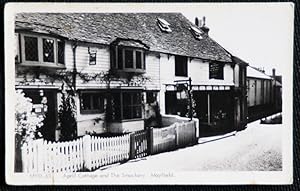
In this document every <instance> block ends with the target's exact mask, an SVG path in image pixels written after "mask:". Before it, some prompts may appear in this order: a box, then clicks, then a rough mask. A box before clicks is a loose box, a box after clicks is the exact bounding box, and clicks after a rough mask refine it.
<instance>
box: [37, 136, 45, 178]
mask: <svg viewBox="0 0 300 191" xmlns="http://www.w3.org/2000/svg"><path fill="white" fill-rule="evenodd" d="M35 142H36V154H37V172H38V173H41V172H43V164H44V161H43V156H44V154H45V153H44V144H43V142H44V141H43V139H38V140H35Z"/></svg>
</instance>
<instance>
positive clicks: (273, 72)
mask: <svg viewBox="0 0 300 191" xmlns="http://www.w3.org/2000/svg"><path fill="white" fill-rule="evenodd" d="M275 72H276V70H275V68H273V69H272V76H273V77H274V78H275V76H276V75H275Z"/></svg>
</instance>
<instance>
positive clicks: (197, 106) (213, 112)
mask: <svg viewBox="0 0 300 191" xmlns="http://www.w3.org/2000/svg"><path fill="white" fill-rule="evenodd" d="M174 87H175V88H174V89H173V90H168V91H166V92H165V100H166V111H165V112H166V114H173V115H179V116H182V117H183V116H185V117H188V116H189V115H188V113H189V106H188V105H189V102H190V101H189V96H188V94H187V91H178V90H177V89H176V86H174ZM192 89H193V90H192V99H193V104H192V106H193V107H192V108H193V117H196V118H198V119H199V123H200V132H199V133H200V136H202V137H205V136H213V135H219V134H224V133H227V132H231V131H233V130H235V124H234V111H235V110H234V105H235V102H234V94H233V90H232V88H231V87H230V86H195V85H193V86H192Z"/></svg>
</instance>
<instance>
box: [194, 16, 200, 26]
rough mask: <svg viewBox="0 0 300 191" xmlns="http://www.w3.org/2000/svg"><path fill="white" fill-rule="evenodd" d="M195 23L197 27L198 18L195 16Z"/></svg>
mask: <svg viewBox="0 0 300 191" xmlns="http://www.w3.org/2000/svg"><path fill="white" fill-rule="evenodd" d="M195 25H196V26H197V27H199V19H198V17H195Z"/></svg>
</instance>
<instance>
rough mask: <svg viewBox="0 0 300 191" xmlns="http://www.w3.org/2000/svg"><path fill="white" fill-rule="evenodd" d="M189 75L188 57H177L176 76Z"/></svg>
mask: <svg viewBox="0 0 300 191" xmlns="http://www.w3.org/2000/svg"><path fill="white" fill-rule="evenodd" d="M187 74H188V72H187V57H186V56H175V75H176V76H188V75H187Z"/></svg>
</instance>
